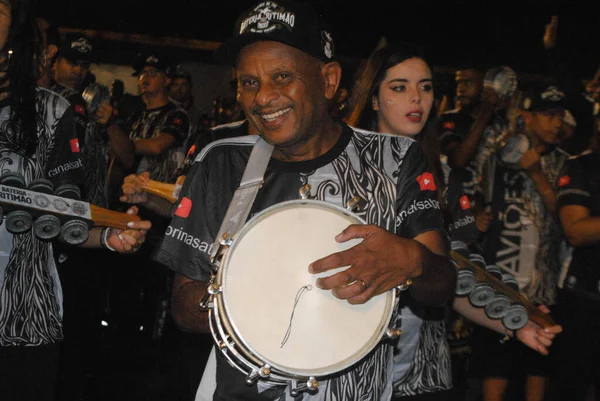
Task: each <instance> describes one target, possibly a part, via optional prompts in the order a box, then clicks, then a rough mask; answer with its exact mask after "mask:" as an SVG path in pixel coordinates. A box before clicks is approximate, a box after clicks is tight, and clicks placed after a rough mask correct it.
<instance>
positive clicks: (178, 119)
mask: <svg viewBox="0 0 600 401" xmlns="http://www.w3.org/2000/svg"><path fill="white" fill-rule="evenodd" d="M173 124H175V125H181V118H174V119H173Z"/></svg>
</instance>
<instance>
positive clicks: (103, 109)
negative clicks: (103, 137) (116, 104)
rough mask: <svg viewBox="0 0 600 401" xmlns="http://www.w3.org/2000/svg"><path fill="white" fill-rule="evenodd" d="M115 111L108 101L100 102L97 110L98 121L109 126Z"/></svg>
mask: <svg viewBox="0 0 600 401" xmlns="http://www.w3.org/2000/svg"><path fill="white" fill-rule="evenodd" d="M114 113H115V109H114V108H113V107H112V106H111V105H110V104H108V103H100V105H98V109H97V110H96V122H98V124H100V125H104V126H107V125H108V123H109V122H110V121H111V119H112V118H113V116H114Z"/></svg>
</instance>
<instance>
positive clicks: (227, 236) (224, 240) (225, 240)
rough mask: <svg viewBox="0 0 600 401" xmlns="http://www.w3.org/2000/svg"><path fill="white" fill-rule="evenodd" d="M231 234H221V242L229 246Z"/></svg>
mask: <svg viewBox="0 0 600 401" xmlns="http://www.w3.org/2000/svg"><path fill="white" fill-rule="evenodd" d="M231 242H232V240H231V234H229V233H223V235H221V238H219V243H220V244H221V245H223V246H229V245H231Z"/></svg>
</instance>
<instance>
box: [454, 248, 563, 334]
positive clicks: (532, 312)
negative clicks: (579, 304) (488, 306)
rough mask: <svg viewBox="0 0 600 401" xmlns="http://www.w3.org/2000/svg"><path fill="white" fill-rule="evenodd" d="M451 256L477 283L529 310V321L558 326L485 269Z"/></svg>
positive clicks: (544, 325) (463, 258)
mask: <svg viewBox="0 0 600 401" xmlns="http://www.w3.org/2000/svg"><path fill="white" fill-rule="evenodd" d="M450 256H451V257H452V259H453V260H454V262H456V264H457V266H458V268H459V269H466V270H470V271H472V272H473V273H474V274H475V278H476V279H477V282H485V283H488V284H489V285H491V286H492V287H493V288H494V291H496V292H497V293H500V294H504V295H506V296H507V297H508V299H509V300H510V301H511V303H513V302H514V303H518V304H521V305H523V307H525V309H526V310H527V313H528V315H529V320H531V321H533V322H535V323H537V324H539V325H540V326H541V327H543V328H547V327H550V326H554V325H555V324H556V323H555V322H554V320H552V317H551V316H550V315H549V314H546V313H544V312H542V311H541V310H539V309H538V308H537V307H536V306H535V305H533V304H532V303H531V302H530V301H529V300H528V299H527V298H525V297H524V296H523V295H522V294H521V293H520V292H519V291H516V290H515V289H513V288H511V287H510V286H508V285H507V284H505V283H504V282H502V281H500V280H498V279H497V278H496V277H494V276H492V275H491V274H489V273H488V272H487V271H485V270H484V269H482V268H480V267H479V266H477V265H475V264H474V263H473V262H471V261H470V260H469V259H467V258H465V257H464V256H462V255H461V254H460V253H458V252H457V251H455V250H451V251H450Z"/></svg>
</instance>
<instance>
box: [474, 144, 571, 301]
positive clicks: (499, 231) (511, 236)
mask: <svg viewBox="0 0 600 401" xmlns="http://www.w3.org/2000/svg"><path fill="white" fill-rule="evenodd" d="M566 159H567V156H566V155H565V153H564V152H563V151H562V150H560V149H559V148H556V147H555V148H553V149H551V150H550V151H548V152H546V153H545V154H542V155H540V161H541V166H542V172H543V174H544V175H545V176H546V178H547V179H548V181H549V182H550V183H552V184H553V186H554V187H555V188H554V189H555V190H556V189H557V188H556V183H557V179H558V175H559V172H560V169H561V168H562V166H563V164H564V162H565V161H566ZM495 173H496V177H495V179H494V181H495V185H494V192H493V200H492V213H493V214H494V215H495V216H497V218H496V219H495V220H494V221H493V222H492V223H491V224H490V227H489V229H488V231H487V233H486V235H485V237H484V243H483V247H484V251H485V253H484V256H485V259H486V261H487V262H488V263H490V264H496V265H497V266H498V267H500V268H501V269H502V270H504V271H506V272H508V273H511V274H512V275H514V276H515V278H516V279H517V281H518V283H519V287H520V288H521V291H522V292H523V294H524V295H525V296H526V297H527V298H528V299H529V300H530V301H531V302H533V303H535V304H545V305H553V304H554V303H555V301H556V290H557V283H558V276H559V273H560V267H561V260H560V243H561V240H562V231H561V229H560V224H559V222H558V221H557V218H556V217H555V216H553V215H552V214H551V213H550V212H549V211H548V210H547V208H546V206H545V204H544V201H543V199H542V197H541V195H540V194H539V193H538V192H537V190H536V187H535V184H534V183H533V181H532V180H531V178H530V177H529V175H528V174H527V172H525V171H523V170H521V169H520V168H514V167H511V166H507V165H500V164H499V165H498V166H497V167H496V171H495Z"/></svg>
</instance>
